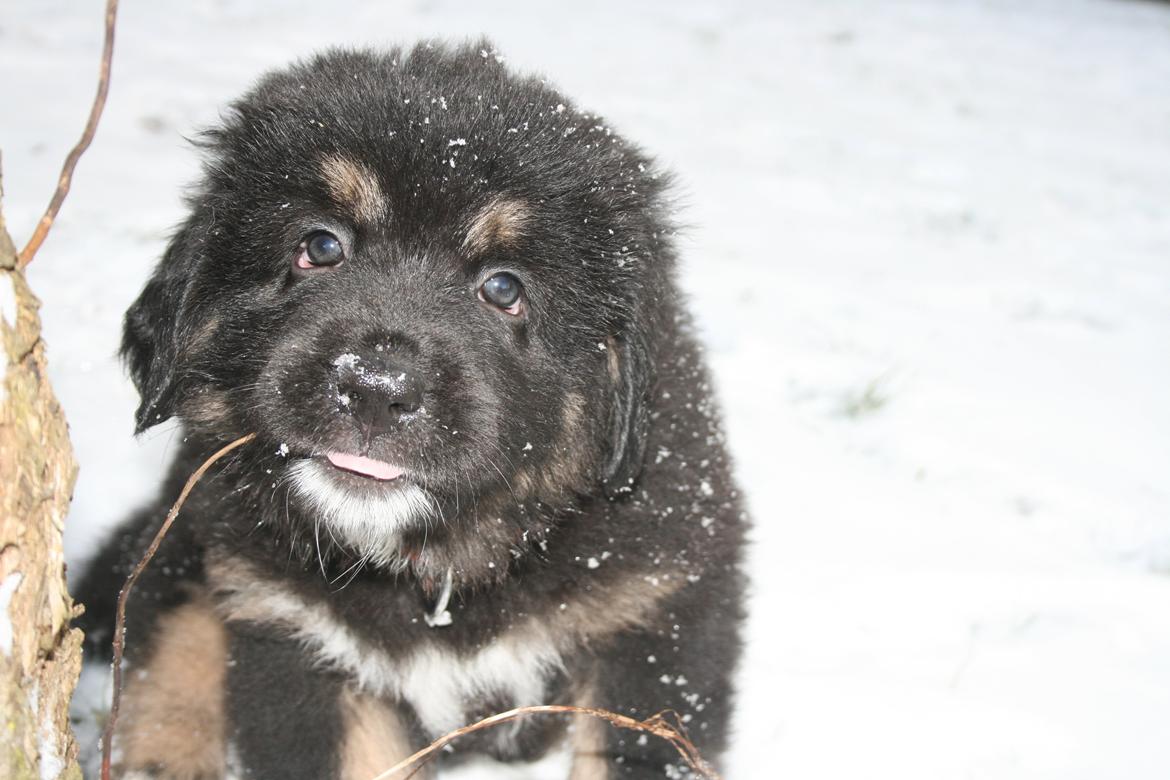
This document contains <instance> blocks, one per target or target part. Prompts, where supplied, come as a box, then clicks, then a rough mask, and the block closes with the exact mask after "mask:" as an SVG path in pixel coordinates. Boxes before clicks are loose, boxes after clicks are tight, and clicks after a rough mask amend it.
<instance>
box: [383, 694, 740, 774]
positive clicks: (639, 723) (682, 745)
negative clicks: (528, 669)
mask: <svg viewBox="0 0 1170 780" xmlns="http://www.w3.org/2000/svg"><path fill="white" fill-rule="evenodd" d="M574 713H575V714H579V715H587V716H589V717H591V718H600V719H601V720H604V721H607V722H608V723H609V724H610V725H612V726H616V727H618V728H622V729H631V730H633V731H645V732H648V733H650V734H653V735H654V736H656V737H661V738H662V739H665V740H666V741H667V742H669V743H670V744H671V745H673V746H674V749H675V750H677V751H678V754H679V755H680V756H681V757H682V759H683V761H685V762H686V764H687V766H689V767H690V768H691V769H693V770H694V771H695V772H697V773H698V774H699V776H700V777H705V778H707V780H720V777H719V774H718V773H717V772H716V771H715V770H714V769H713V768H712V767H711V765H710V764H708V763H707V762H706V761H704V760H703V757H702V756H701V755H699V750H698V748H696V747H695V744H694V743H693V742H691V740H690V739H689V738H688V737H687V735H686V733H685V732H684V730H683V728H682V726H681V725H678V724H677V723H671V722H670V720H669V719H668V717H667V716H668V715H674V713H669V712H660V713H658V714H657V715H654V716H653V717H650V718H647V719H646V720H636V719H634V718H631V717H629V716H627V715H619V714H618V713H616V712H610V711H609V710H600V709H597V708H595V707H574V706H571V705H567V704H538V705H534V706H531V707H517V708H516V709H512V710H508V711H507V712H501V713H498V714H496V715H490V716H488V717H486V718H484V719H483V720H481V721H479V722H477V723H473V724H471V725H470V726H463V727H462V728H458V729H455V730H454V731H452V732H449V733H447V734H444V735H443V736H441V737H439V738H438V739H436V740H435V741H434V742H432V743H431V744H429V745H427V746H426V747H425V748H423V749H422V750H420V751H418V752H417V753H415V754H414V755H413V756H411V757H410V758H407V759H404V760H402V761H399V762H398V763H397V764H395V765H394V766H392V767H390V768H389V769H387V770H386V771H385V772H382V773H381V774H380V775H378V776H376V777H374V778H372V779H371V780H391V778H394V777H395V776H396V775H398V773H399V772H402V771H405V770H407V769H410V768H411V767H414V769H413V770H412V771H411V772H410V774H407V775H402V776H401V777H402V778H403V780H405V779H406V778H410V777H413V776H414V774H415V773H416V772H417V771H418V770H419V769H420V768H421V767H422V762H425V761H429V760H431V759H432V758H434V755H435V753H436V752H438V751H439V750H442V749H443V747H445V746H446V745H447V744H449V743H451V742H454V741H455V740H456V739H459V737H462V736H466V735H467V734H470V733H472V732H473V731H480V730H482V729H488V728H492V727H493V726H498V725H500V724H501V723H507V722H509V721H513V720H516V719H517V718H523V717H526V716H528V715H541V714H574ZM677 719H678V716H677V715H675V720H676V721H677ZM415 764H418V766H415Z"/></svg>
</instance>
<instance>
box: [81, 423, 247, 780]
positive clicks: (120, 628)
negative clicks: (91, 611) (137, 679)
mask: <svg viewBox="0 0 1170 780" xmlns="http://www.w3.org/2000/svg"><path fill="white" fill-rule="evenodd" d="M254 438H256V434H254V433H249V434H248V435H247V436H241V437H240V438H238V439H236V440H235V441H233V442H232V443H231V444H228V445H226V446H225V447H223V448H222V449H220V450H219V451H218V452H216V453H215V454H214V455H212V456H211V457H210V458H208V459H207V460H205V461H204V462H203V465H202V466H200V467H199V468H198V469H196V470H195V473H194V474H192V475H191V476H190V477H189V478H188V479H187V484H186V485H184V486H183V490H182V492H180V493H179V498H178V500H177V501H175V503H174V505H173V506H172V507H171V511H170V512H168V513H167V517H166V519H165V520H163V524H162V525H161V526H160V527H159V529H158V533H156V534H155V535H154V539H153V540H152V541H151V543H150V547H148V548H146V554H145V555H143V556H142V560H140V561H139V562H138V564H137V565H136V566H135V567H134V570H133V571H131V572H130V576H129V577H127V578H126V584H125V585H123V586H122V592H121V593H119V594H118V611H117V617H116V618H115V621H114V698H113V701H112V702H111V704H110V717H109V718H108V719H107V720H106V729H105V732H104V733H103V735H102V775H101V777H102V780H110V761H111V755H112V752H111V751H112V748H113V742H114V726H115V725H116V724H117V722H118V709H119V707H120V705H121V703H122V649H123V647H124V645H125V640H126V636H125V634H126V599H127V598H128V597H129V596H130V590H131V589H132V588H133V587H134V583H136V582H138V578H139V577H140V576H141V575H142V572H143V571H145V570H146V566H147V564H149V563H150V561H151V559H152V558H154V554H155V553H156V552H158V548H159V545H160V544H162V540H163V537H164V536H166V535H167V531H169V530H170V528H171V524H172V523H174V522H175V518H176V517H177V516H178V514H179V510H180V509H181V508H182V506H183V502H185V501H186V500H187V496H188V495H189V494H190V493H191V489H192V488H194V487H195V483H196V482H198V481H199V479H200V478H201V477H202V476H203V475H204V474H205V473H207V469H209V468H211V465H212V464H213V463H215V462H216V461H217V460H219V459H220V458H222V457H223V456H224V455H227V454H228V453H229V452H231V451H232V450H234V449H235V448H237V447H240V446H243V445H244V444H247V443H248V442H250V441H251V440H252V439H254Z"/></svg>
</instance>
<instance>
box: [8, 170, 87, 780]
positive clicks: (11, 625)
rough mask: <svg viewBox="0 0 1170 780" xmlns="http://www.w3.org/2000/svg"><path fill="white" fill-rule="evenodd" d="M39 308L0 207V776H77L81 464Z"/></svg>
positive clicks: (62, 779) (61, 779)
mask: <svg viewBox="0 0 1170 780" xmlns="http://www.w3.org/2000/svg"><path fill="white" fill-rule="evenodd" d="M0 194H2V190H0ZM39 308H40V301H38V300H37V298H36V296H34V295H33V293H32V291H31V290H30V289H29V287H28V284H27V283H26V281H25V277H24V273H23V271H21V270H20V269H18V267H17V262H16V249H15V247H14V246H13V244H12V240H11V239H10V238H9V236H8V232H7V231H6V229H5V227H4V216H3V213H0V338H2V340H3V342H4V353H5V357H6V367H5V372H4V383H3V386H2V387H0V777H3V778H11V780H25V778H29V780H45V779H52V778H56V779H58V780H80V778H81V769H80V767H79V766H78V763H77V746H76V744H75V742H74V740H73V734H72V731H71V729H70V726H69V700H70V698H71V697H72V695H73V688H74V686H75V685H76V684H77V676H78V674H79V672H80V670H81V632H80V631H79V630H77V629H75V628H70V626H69V621H70V618H72V617H73V616H74V614H75V607H74V604H73V600H72V599H71V598H70V597H69V592H68V590H67V589H66V587H65V558H64V555H63V553H62V547H61V535H62V530H63V528H64V521H65V513H66V511H67V510H68V508H69V500H70V498H71V496H72V493H73V483H74V479H75V478H76V476H77V465H76V463H75V462H74V460H73V449H72V447H71V446H70V443H69V431H68V428H67V427H66V424H65V416H64V414H62V412H61V407H60V405H59V404H58V403H57V399H56V397H55V396H54V395H53V391H52V388H51V387H50V385H49V377H48V367H47V364H46V362H45V345H44V342H43V341H41V322H40V317H39V316H38V315H37V310H38V309H39Z"/></svg>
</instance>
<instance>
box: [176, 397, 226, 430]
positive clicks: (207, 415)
mask: <svg viewBox="0 0 1170 780" xmlns="http://www.w3.org/2000/svg"><path fill="white" fill-rule="evenodd" d="M182 411H183V417H185V418H186V419H187V420H189V421H190V422H192V423H195V424H196V425H201V426H206V427H212V426H215V425H218V424H220V423H223V422H226V421H228V419H229V418H230V417H231V413H232V410H231V406H230V405H229V404H228V396H227V393H225V392H223V391H221V390H213V389H210V388H205V389H204V391H203V392H201V393H198V394H196V395H193V396H191V397H190V398H188V399H185V400H184V401H183V406H182Z"/></svg>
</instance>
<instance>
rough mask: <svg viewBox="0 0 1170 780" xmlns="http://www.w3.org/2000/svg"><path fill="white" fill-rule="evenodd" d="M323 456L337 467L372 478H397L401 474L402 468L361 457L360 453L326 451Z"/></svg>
mask: <svg viewBox="0 0 1170 780" xmlns="http://www.w3.org/2000/svg"><path fill="white" fill-rule="evenodd" d="M325 457H327V458H329V462H330V463H332V464H333V465H334V466H336V467H337V468H339V469H345V470H346V471H352V472H354V473H355V474H361V475H362V476H364V477H373V478H374V479H397V478H398V477H401V476H402V469H400V468H398V467H397V466H392V465H391V464H389V463H386V462H385V461H381V460H374V459H373V458H363V457H362V456H361V455H348V454H346V453H344V452H327V453H325Z"/></svg>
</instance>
